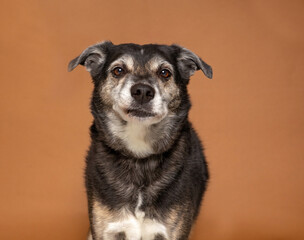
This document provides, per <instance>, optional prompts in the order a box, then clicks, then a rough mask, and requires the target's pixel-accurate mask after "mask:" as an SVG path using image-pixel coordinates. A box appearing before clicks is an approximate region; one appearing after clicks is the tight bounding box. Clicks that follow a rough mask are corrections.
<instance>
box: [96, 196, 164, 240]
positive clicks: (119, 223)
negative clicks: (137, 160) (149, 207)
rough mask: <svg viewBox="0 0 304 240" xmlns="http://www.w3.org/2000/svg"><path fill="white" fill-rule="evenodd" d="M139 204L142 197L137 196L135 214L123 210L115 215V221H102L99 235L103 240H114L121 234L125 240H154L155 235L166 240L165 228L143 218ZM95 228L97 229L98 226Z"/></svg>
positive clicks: (143, 214)
mask: <svg viewBox="0 0 304 240" xmlns="http://www.w3.org/2000/svg"><path fill="white" fill-rule="evenodd" d="M141 204H142V196H141V194H139V197H138V202H137V206H136V209H135V214H132V213H131V212H129V211H128V210H127V209H123V210H121V211H120V212H119V213H117V215H118V216H116V217H115V220H114V219H111V220H110V219H108V221H103V224H105V225H104V227H103V228H104V230H103V233H101V235H102V237H103V239H105V240H110V239H111V240H112V239H115V236H116V235H117V234H119V233H121V232H123V233H124V234H125V235H126V239H127V240H141V239H142V240H154V239H155V236H156V235H157V234H161V235H163V236H164V237H165V238H166V239H168V233H167V229H166V227H165V226H164V225H163V224H162V223H160V222H157V221H156V220H154V219H148V218H145V213H144V212H143V211H141V210H140V206H141ZM104 220H105V219H104ZM113 220H114V221H113ZM95 227H96V228H98V227H99V226H95ZM96 232H98V230H97V231H96Z"/></svg>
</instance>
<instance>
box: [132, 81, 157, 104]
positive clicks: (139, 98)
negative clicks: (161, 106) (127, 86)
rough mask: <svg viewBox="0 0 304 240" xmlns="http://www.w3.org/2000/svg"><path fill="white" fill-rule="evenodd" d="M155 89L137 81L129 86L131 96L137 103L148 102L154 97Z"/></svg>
mask: <svg viewBox="0 0 304 240" xmlns="http://www.w3.org/2000/svg"><path fill="white" fill-rule="evenodd" d="M154 94H155V91H154V89H153V88H152V87H150V86H149V85H147V84H142V83H137V84H135V85H133V86H132V87H131V96H132V97H133V98H134V99H135V100H136V102H138V103H139V104H145V103H147V102H150V101H151V100H152V99H153V98H154Z"/></svg>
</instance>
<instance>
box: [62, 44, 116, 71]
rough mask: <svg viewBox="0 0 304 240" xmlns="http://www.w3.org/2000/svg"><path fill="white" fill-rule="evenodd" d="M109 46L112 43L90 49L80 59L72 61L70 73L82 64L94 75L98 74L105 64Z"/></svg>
mask: <svg viewBox="0 0 304 240" xmlns="http://www.w3.org/2000/svg"><path fill="white" fill-rule="evenodd" d="M109 45H112V43H111V42H109V41H105V42H102V43H98V44H95V45H93V46H90V47H88V48H87V49H86V50H84V51H83V52H82V53H81V54H80V55H79V56H78V57H76V58H74V59H73V60H72V61H70V63H69V66H68V71H69V72H70V71H72V70H73V69H74V68H76V67H77V66H78V64H80V65H83V66H85V68H86V70H87V71H88V72H90V73H91V74H92V75H94V73H97V70H98V69H99V67H100V66H102V64H103V63H104V62H105V59H106V48H107V47H108V46H109Z"/></svg>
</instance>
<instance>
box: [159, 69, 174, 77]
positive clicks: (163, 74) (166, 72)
mask: <svg viewBox="0 0 304 240" xmlns="http://www.w3.org/2000/svg"><path fill="white" fill-rule="evenodd" d="M171 75H172V74H171V72H170V71H169V70H168V69H162V70H160V72H159V76H161V77H162V78H164V79H168V78H169V77H171Z"/></svg>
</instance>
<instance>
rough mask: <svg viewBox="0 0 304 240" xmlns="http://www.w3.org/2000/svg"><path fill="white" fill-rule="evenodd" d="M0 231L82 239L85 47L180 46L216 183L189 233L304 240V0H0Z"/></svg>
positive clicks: (207, 237) (87, 119) (195, 238)
mask: <svg viewBox="0 0 304 240" xmlns="http://www.w3.org/2000/svg"><path fill="white" fill-rule="evenodd" d="M0 16H1V41H0V42H1V45H0V48H1V49H0V50H1V51H0V64H1V71H0V74H1V86H0V96H1V102H0V107H1V116H0V120H1V126H0V127H1V128H0V130H1V132H0V133H1V135H0V161H1V162H0V183H1V197H0V208H1V209H0V210H1V211H0V212H1V217H0V239H13V240H14V239H30V240H35V239H37V240H38V239H44V240H47V239H52V240H53V239H73V240H75V239H79V240H83V239H85V236H86V232H87V229H88V217H87V209H86V196H85V189H84V184H83V168H84V156H85V153H86V150H87V149H88V145H89V134H88V128H89V125H90V123H91V121H92V117H91V115H90V112H89V108H88V106H89V97H90V92H91V89H92V84H91V82H90V78H89V75H88V73H87V72H86V71H85V70H84V69H83V68H78V69H76V70H75V71H74V72H72V73H68V72H67V64H68V62H69V60H71V59H72V58H74V57H75V56H77V55H78V54H79V53H80V52H81V51H82V50H83V49H84V48H86V47H87V46H88V45H91V44H94V43H96V42H99V41H102V40H105V39H108V40H111V41H113V42H114V43H123V42H135V43H140V44H144V43H150V42H152V43H167V44H171V43H178V44H181V45H183V46H186V47H187V48H189V49H191V50H193V51H194V52H196V53H197V54H198V55H200V56H201V57H202V58H203V59H204V60H205V61H206V62H207V63H209V64H210V65H211V66H212V67H213V69H214V79H213V80H209V79H207V78H206V77H204V75H203V74H202V73H201V72H198V73H196V75H195V76H194V77H193V78H192V80H191V83H190V85H189V91H190V93H191V98H192V102H193V108H192V110H191V114H190V118H191V120H192V122H193V124H194V126H195V127H196V129H197V130H198V132H199V135H200V136H201V138H202V139H203V141H204V144H205V148H206V155H207V158H208V162H209V166H210V171H211V181H210V185H209V189H208V191H207V193H206V197H205V201H204V204H203V208H202V211H201V215H200V217H199V219H198V221H197V224H196V229H195V231H194V233H193V235H192V240H200V239H202V240H237V239H242V240H243V239H246V240H251V239H252V240H256V239H259V240H266V239H277V240H285V239H286V240H287V239H288V240H300V239H304V187H303V181H304V174H303V170H304V146H303V137H304V127H303V124H304V111H303V110H304V79H303V78H304V71H303V63H304V44H303V43H304V31H303V29H304V28H303V25H304V2H303V1H208V2H204V1H165V0H157V1H139V0H137V1H124V0H116V1H109V0H108V1H97V0H95V1H80V0H77V1H75V0H73V1H72V0H69V1H59V0H49V1H38V0H36V1H35V0H29V1H1V10H0Z"/></svg>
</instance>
